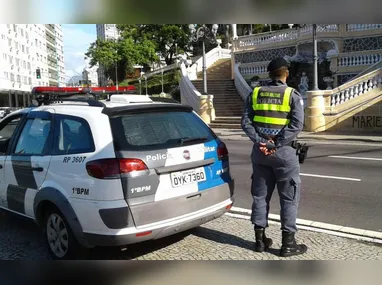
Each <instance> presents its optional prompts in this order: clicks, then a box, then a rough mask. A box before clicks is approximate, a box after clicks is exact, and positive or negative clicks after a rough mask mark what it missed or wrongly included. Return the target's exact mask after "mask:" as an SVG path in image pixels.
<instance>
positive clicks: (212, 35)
mask: <svg viewBox="0 0 382 285" xmlns="http://www.w3.org/2000/svg"><path fill="white" fill-rule="evenodd" d="M195 26H196V25H195V24H190V25H189V26H188V27H189V29H190V32H191V36H190V40H191V41H192V42H198V41H199V40H201V41H202V47H203V66H202V69H203V87H204V88H203V89H204V91H203V95H207V94H208V93H207V63H206V41H208V42H210V43H212V44H215V43H216V33H217V30H218V27H219V26H218V24H213V25H212V29H211V30H210V29H209V28H207V27H206V25H204V24H203V25H202V26H201V27H200V28H198V29H197V30H196V29H195Z"/></svg>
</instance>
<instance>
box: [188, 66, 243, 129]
mask: <svg viewBox="0 0 382 285" xmlns="http://www.w3.org/2000/svg"><path fill="white" fill-rule="evenodd" d="M192 84H194V86H195V87H196V89H197V90H198V91H199V92H203V73H202V72H200V73H198V79H197V80H194V81H192ZM207 92H208V94H211V95H214V108H215V115H216V118H215V120H214V121H213V122H212V123H211V124H210V127H211V128H215V129H216V128H222V129H241V116H242V114H243V107H244V102H243V100H242V98H241V96H240V94H239V93H238V92H237V90H236V87H235V84H234V81H233V80H232V79H231V59H220V60H218V61H217V62H215V63H214V64H213V65H212V66H210V67H209V68H208V69H207Z"/></svg>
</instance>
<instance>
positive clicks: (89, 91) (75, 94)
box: [31, 85, 137, 106]
mask: <svg viewBox="0 0 382 285" xmlns="http://www.w3.org/2000/svg"><path fill="white" fill-rule="evenodd" d="M31 93H32V100H36V101H37V103H38V105H39V106H40V105H41V104H42V103H43V102H44V101H45V100H52V99H59V98H62V99H64V98H71V99H74V98H76V99H89V98H92V99H96V100H99V99H101V98H102V99H109V96H110V95H111V94H137V89H136V88H135V86H132V85H130V86H118V88H117V87H116V86H111V87H54V86H49V87H47V86H36V87H33V88H32V91H31Z"/></svg>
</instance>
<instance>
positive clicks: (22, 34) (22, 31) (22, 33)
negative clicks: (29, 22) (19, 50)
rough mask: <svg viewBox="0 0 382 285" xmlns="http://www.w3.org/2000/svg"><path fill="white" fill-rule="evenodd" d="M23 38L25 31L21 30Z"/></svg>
mask: <svg viewBox="0 0 382 285" xmlns="http://www.w3.org/2000/svg"><path fill="white" fill-rule="evenodd" d="M21 36H22V37H24V30H23V29H21Z"/></svg>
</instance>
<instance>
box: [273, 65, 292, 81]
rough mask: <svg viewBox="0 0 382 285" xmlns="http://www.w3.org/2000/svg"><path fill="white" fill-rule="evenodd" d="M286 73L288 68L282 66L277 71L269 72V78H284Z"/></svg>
mask: <svg viewBox="0 0 382 285" xmlns="http://www.w3.org/2000/svg"><path fill="white" fill-rule="evenodd" d="M287 71H288V67H286V66H283V67H280V68H278V69H275V70H272V71H270V72H269V77H270V78H271V79H273V80H274V79H279V78H281V77H283V76H285V73H286V72H287Z"/></svg>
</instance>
